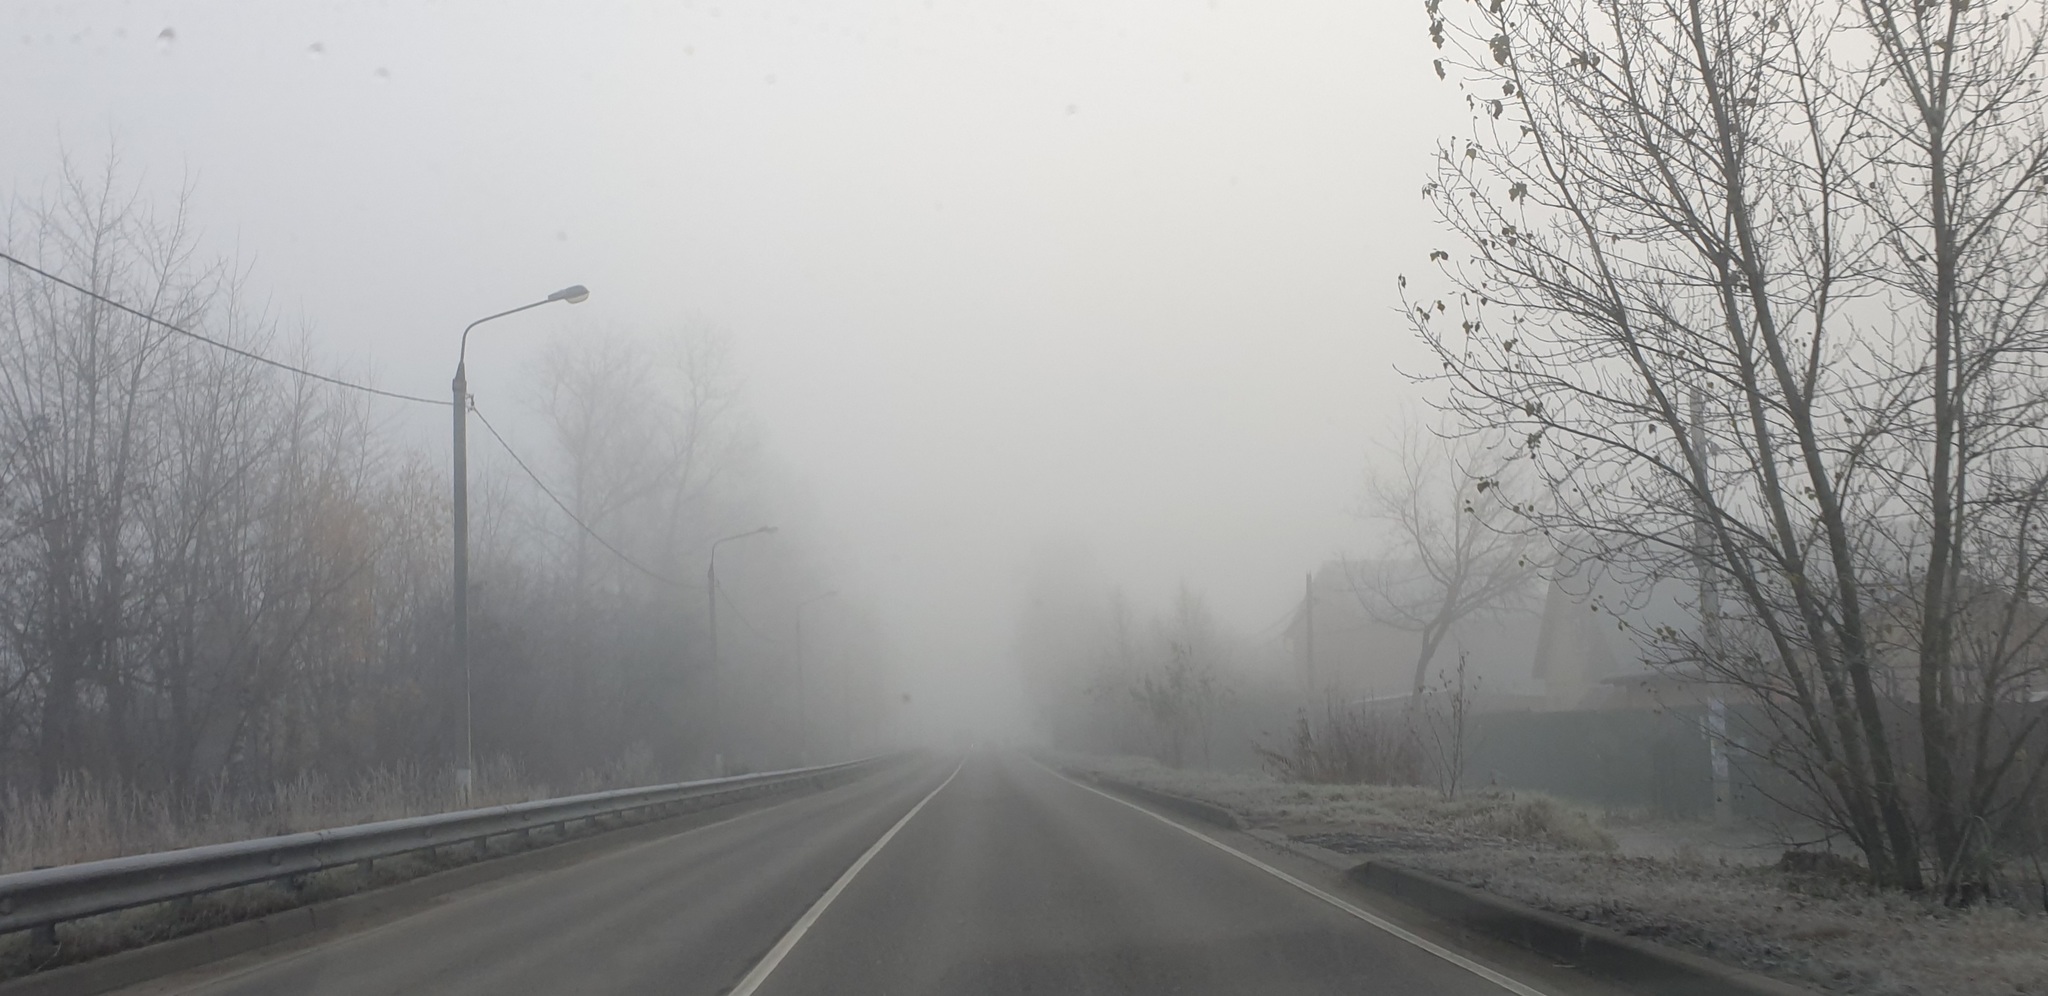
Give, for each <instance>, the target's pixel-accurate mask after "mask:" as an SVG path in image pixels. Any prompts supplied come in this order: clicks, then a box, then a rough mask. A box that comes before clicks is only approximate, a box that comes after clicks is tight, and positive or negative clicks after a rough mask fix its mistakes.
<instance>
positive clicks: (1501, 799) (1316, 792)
mask: <svg viewBox="0 0 2048 996" xmlns="http://www.w3.org/2000/svg"><path fill="white" fill-rule="evenodd" d="M1058 760H1059V763H1060V764H1061V766H1063V767H1066V768H1070V769H1073V770H1077V771H1084V772H1088V773H1091V774H1099V775H1103V776H1106V777H1109V778H1113V779H1121V780H1124V781H1131V782H1137V783H1139V784H1143V785H1148V786H1151V787H1153V788H1157V789H1160V790H1162V791H1166V792H1172V793H1175V794H1177V795H1185V796H1191V797H1194V798H1199V799H1206V800H1208V801H1210V802H1214V803H1217V804H1218V805H1222V806H1225V807H1228V808H1230V809H1232V810H1234V811H1236V812H1237V813H1238V814H1239V815H1241V816H1243V817H1244V818H1245V819H1246V820H1247V821H1249V822H1250V823H1252V824H1254V825H1264V826H1271V827H1274V828H1277V829H1280V830H1283V831H1285V832H1286V833H1288V834H1289V835H1291V836H1296V837H1315V836H1317V835H1322V834H1331V833H1352V834H1356V833H1361V832H1364V833H1372V834H1374V835H1375V836H1376V838H1377V839H1378V840H1380V841H1381V842H1382V846H1381V847H1380V848H1378V849H1380V850H1415V849H1454V848H1460V847H1497V846H1500V845H1502V844H1532V845H1537V846H1542V847H1556V848H1563V849H1568V850H1581V851H1593V852H1602V853H1604V852H1609V851H1612V850H1614V849H1615V841H1614V838H1613V836H1612V835H1610V834H1608V833H1607V832H1606V831H1605V830H1603V829H1601V828H1600V825H1599V822H1598V819H1599V814H1598V813H1597V812H1595V811H1593V810H1589V809H1587V808H1585V807H1582V806H1575V805H1571V804H1569V803H1566V802H1563V801H1560V800H1558V799H1554V798H1552V797H1550V796H1546V795H1543V794H1541V793H1534V792H1495V791H1485V792H1468V793H1465V794H1463V795H1460V796H1458V797H1456V798H1453V799H1445V798H1444V797H1443V794H1442V793H1440V792H1438V791H1437V790H1435V789H1431V788H1422V787H1420V786H1409V785H1393V786H1388V785H1300V784H1293V783H1289V782H1283V781H1280V780H1279V779H1277V778H1274V777H1272V776H1270V775H1263V774H1240V773H1234V772H1220V771H1187V770H1179V769H1174V768H1168V767H1165V766H1162V765H1160V764H1157V763H1155V762H1153V761H1150V760H1147V759H1144V758H1134V757H1076V756H1062V757H1059V758H1058Z"/></svg>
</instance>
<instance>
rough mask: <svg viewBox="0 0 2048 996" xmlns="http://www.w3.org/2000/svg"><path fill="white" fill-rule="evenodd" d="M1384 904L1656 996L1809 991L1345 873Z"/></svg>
mask: <svg viewBox="0 0 2048 996" xmlns="http://www.w3.org/2000/svg"><path fill="white" fill-rule="evenodd" d="M1344 874H1345V876H1346V877H1347V878H1349V879H1350V880H1351V881H1353V882H1356V883H1358V884H1359V885H1362V886H1364V887H1365V888H1367V889H1370V890H1372V891H1373V892H1376V893H1378V894H1380V895H1383V896H1386V897H1388V898H1390V899H1396V900H1399V901H1400V902H1402V903H1405V904H1407V905H1409V906H1412V907H1415V908H1416V909H1420V910H1423V911H1425V912H1427V913H1430V914H1432V915H1434V916H1436V917H1439V918H1441V919H1444V920H1448V921H1450V922H1451V923H1453V924H1455V925H1457V926H1459V927H1462V928H1465V929H1468V930H1473V931H1477V932H1479V933H1483V934H1487V935H1489V936H1491V937H1496V938H1499V939H1501V940H1504V941H1506V942H1508V943H1510V944H1513V945H1516V946H1518V947H1523V948H1527V949H1529V950H1531V951H1534V952H1536V953H1538V954H1541V955H1543V956H1545V957H1548V958H1552V959H1555V960H1556V961H1559V962H1561V963H1564V964H1569V965H1572V966H1574V967H1576V968H1579V969H1582V970H1584V971H1586V972H1588V973H1591V974H1594V975H1599V976H1602V977H1603V978H1606V979H1609V980H1612V981H1614V982H1618V983H1620V984H1622V985H1625V986H1629V987H1631V988H1635V989H1638V990H1640V991H1642V992H1653V993H1658V994H1660V996H1813V991H1812V990H1809V989H1803V988H1800V987H1798V986H1794V985H1792V984H1790V983H1786V982H1780V981H1778V980H1777V979H1772V978H1767V977H1765V976H1762V975H1758V974H1756V973H1754V972H1748V971H1744V970H1742V969H1739V968H1734V967H1731V966H1728V965H1723V964H1721V963H1720V962H1716V961H1712V960H1710V959H1707V958H1703V957H1700V956H1699V955H1696V954H1692V953H1691V952H1687V951H1679V950H1676V949H1673V948H1668V947H1665V946H1663V945H1660V944H1655V943H1652V942H1649V941H1644V940H1639V939H1637V938H1633V937H1629V936H1627V935H1625V934H1621V933H1618V932H1616V931H1612V930H1609V929H1607V928H1605V927H1598V926H1594V925H1592V924H1588V923H1580V922H1579V921H1577V920H1574V919H1571V918H1570V917H1565V916H1559V915H1557V914H1555V913H1551V912H1547V911H1545V910H1539V909H1534V908H1531V907H1528V906H1524V905H1522V904H1521V903H1517V902H1514V901H1513V900H1508V899H1502V898H1501V897H1499V896H1494V895H1490V894H1488V893H1485V892H1481V891H1479V890H1477V889H1473V888H1469V887H1467V886H1463V885H1459V884H1457V883H1456V882H1451V881H1448V880H1445V879H1442V878H1438V877H1437V876H1435V875H1431V874H1429V873H1428V872H1421V871H1416V870H1415V869H1413V868H1404V867H1402V866H1400V865H1396V864H1391V863H1388V862H1386V861H1379V860H1370V861H1365V862H1362V863H1360V864H1358V865H1356V866H1354V867H1353V868H1352V869H1351V870H1350V871H1348V872H1345V873H1344Z"/></svg>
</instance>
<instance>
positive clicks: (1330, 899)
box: [1031, 758, 1546, 996]
mask: <svg viewBox="0 0 2048 996" xmlns="http://www.w3.org/2000/svg"><path fill="white" fill-rule="evenodd" d="M1031 760H1032V762H1033V763H1034V764H1037V765H1038V766H1039V767H1041V768H1044V769H1045V770H1047V771H1051V772H1052V774H1053V776H1054V777H1056V778H1058V779H1060V780H1061V781H1064V782H1066V783H1067V784H1069V785H1072V786H1074V787H1075V788H1081V789H1087V790H1088V791H1090V792H1093V793H1095V794H1096V795H1099V796H1101V797H1103V798H1105V799H1108V800H1109V801H1111V802H1114V803H1117V804H1119V805H1123V806H1129V807H1131V808H1132V809H1135V810H1137V811H1138V812H1141V813H1144V814H1145V815H1146V816H1150V817H1152V818H1153V819H1155V820H1158V821H1159V822H1161V823H1164V824H1166V825H1167V826H1170V827H1172V828H1174V829H1175V830H1178V831H1180V832H1182V833H1184V834H1187V835H1188V836H1190V837H1193V838H1195V839H1196V840H1199V841H1201V842H1202V843H1204V844H1207V845H1209V846H1210V847H1213V848H1216V849H1217V850H1220V851H1222V852H1223V853H1225V854H1228V855H1230V856H1231V857H1233V858H1236V859H1238V860H1239V861H1242V862H1244V863H1245V864H1248V865H1251V866H1252V867H1254V868H1257V869H1258V870H1260V871H1262V872H1265V873H1266V874H1268V875H1271V876H1273V877H1274V878H1277V879H1279V880H1280V881H1282V882H1285V883H1287V884H1288V885H1291V886H1294V887H1295V888H1297V889H1300V890H1301V891H1303V892H1306V893H1308V894H1309V895H1311V896H1314V897H1316V898H1317V899H1320V900H1322V901H1323V902H1326V903H1329V904H1330V905H1332V906H1335V907H1337V908H1338V909H1340V910H1343V911H1344V912H1346V913H1349V914H1351V915H1352V916H1355V917H1357V918H1358V919H1360V920H1364V921H1365V922H1366V923H1369V924H1372V925H1373V926H1375V927H1378V928H1379V929H1381V930H1384V931H1386V932H1387V933H1389V934H1392V935H1394V936H1395V937H1398V938H1400V939H1402V940H1404V941H1407V942H1408V943H1410V944H1413V945H1415V946H1416V947H1418V948H1421V949H1422V950H1424V951H1427V952H1429V953H1430V954H1433V955H1435V956H1437V957H1439V958H1442V959H1443V960H1445V961H1447V962H1450V963H1451V964H1453V965H1456V966H1458V967H1459V968H1462V969H1464V970H1465V971H1467V972H1471V973H1472V974H1473V975H1476V976H1479V977H1480V978H1482V979H1485V980H1486V981H1488V982H1491V983H1493V984H1494V985H1496V986H1499V987H1501V988H1502V989H1505V990H1507V991H1508V992H1511V993H1514V994H1515V996H1546V994H1545V993H1544V992H1543V991H1542V990H1540V989H1534V988H1531V987H1529V986H1528V985H1525V984H1523V983H1521V982H1517V981H1515V980H1514V979H1511V978H1508V977H1507V976H1505V975H1502V974H1500V973H1499V972H1496V971H1494V970H1493V969H1490V968H1487V967H1486V966H1485V965H1481V964H1480V963H1478V962H1476V961H1473V960H1472V959H1470V958H1467V957H1465V956H1464V955H1461V954H1459V953H1457V952H1456V951H1453V950H1451V949H1450V948H1447V947H1444V946H1443V945H1441V944H1438V943H1436V942H1435V941H1432V940H1430V939H1429V938H1426V937H1423V936H1421V935H1419V934H1416V933H1415V932H1413V931H1411V930H1409V929H1407V928H1405V927H1403V926H1401V925H1400V924H1397V923H1395V922H1393V921H1391V920H1388V919H1387V918H1385V917H1382V916H1380V915H1378V914H1376V913H1372V912H1370V911H1367V910H1365V909H1363V908H1361V907H1358V906H1354V905H1352V904H1351V903H1348V902H1345V901H1344V900H1343V899H1341V898H1338V897H1337V896H1333V895H1331V894H1330V893H1328V892H1324V891H1323V890H1321V889H1318V888H1316V887H1315V886H1313V885H1310V884H1308V883H1307V882H1304V881H1302V880H1301V879H1298V878H1295V877H1294V876H1292V875H1289V874H1287V873H1286V872H1284V871H1281V870H1280V869H1278V868H1275V867H1273V866H1272V865H1269V864H1267V863H1265V862H1263V861H1260V860H1259V859H1257V858H1254V857H1252V856H1251V855H1249V854H1246V853H1244V852H1243V851H1240V850H1238V849H1237V848H1235V847H1232V846H1230V845H1229V844H1226V843H1224V842H1222V841H1220V840H1217V839H1216V838H1214V837H1211V836H1209V835H1208V834H1205V833H1203V832H1201V831H1199V830H1196V829H1193V828H1192V827H1187V826H1182V825H1181V824H1179V823H1175V822H1174V821H1172V820H1169V819H1167V818H1166V817H1164V816H1161V815H1159V814H1158V813H1155V812H1153V811H1151V810H1149V809H1146V808H1145V807H1143V806H1140V805H1138V804H1137V803H1135V802H1132V801H1130V800H1128V799H1121V798H1118V797H1116V796H1114V795H1111V794H1109V793H1108V792H1104V791H1103V790H1101V789H1099V788H1096V787H1095V786H1093V785H1088V784H1085V783H1082V782H1077V781H1075V780H1073V779H1072V778H1068V777H1067V776H1066V775H1064V774H1062V773H1060V772H1059V771H1056V770H1054V769H1053V768H1051V767H1050V766H1048V765H1047V764H1046V763H1045V762H1043V761H1040V760H1038V759H1037V758H1032V759H1031Z"/></svg>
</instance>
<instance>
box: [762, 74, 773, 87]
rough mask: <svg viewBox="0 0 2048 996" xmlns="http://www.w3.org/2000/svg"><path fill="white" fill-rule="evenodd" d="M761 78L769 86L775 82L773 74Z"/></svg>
mask: <svg viewBox="0 0 2048 996" xmlns="http://www.w3.org/2000/svg"><path fill="white" fill-rule="evenodd" d="M761 78H762V80H764V81H766V82H767V83H769V84H771V85H772V84H773V83H774V82H775V74H774V73H769V74H768V75H766V76H763V77H761Z"/></svg>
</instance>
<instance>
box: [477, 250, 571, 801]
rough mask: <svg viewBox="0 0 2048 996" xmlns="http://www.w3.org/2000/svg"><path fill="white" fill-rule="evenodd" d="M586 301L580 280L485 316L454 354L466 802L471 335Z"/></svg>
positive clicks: (478, 320)
mask: <svg viewBox="0 0 2048 996" xmlns="http://www.w3.org/2000/svg"><path fill="white" fill-rule="evenodd" d="M589 299H590V291H588V290H585V289H584V287H583V285H582V284H574V285H572V286H569V287H564V288H562V289H561V290H558V291H556V292H554V293H553V294H549V295H548V296H547V297H546V298H544V299H542V300H539V301H535V302H533V303H532V304H522V305H520V306H519V307H517V308H513V309H511V310H509V311H500V312H498V313H497V314H495V315H485V316H484V317H482V318H479V319H477V320H476V321H473V322H471V323H469V325H468V326H467V327H466V328H464V329H463V330H462V342H461V344H460V346H459V347H458V349H457V351H456V353H455V380H454V381H453V382H452V383H451V384H450V385H449V387H450V388H451V389H452V390H453V392H454V397H453V398H452V399H451V400H452V401H453V402H454V408H455V436H454V441H455V454H454V456H455V459H454V474H455V494H454V496H453V497H454V500H455V570H454V575H455V576H454V577H453V578H452V579H450V580H451V583H452V584H453V585H454V590H453V591H452V592H450V594H451V595H452V596H453V599H452V601H453V603H454V604H453V609H454V611H455V627H454V629H455V632H454V634H453V638H452V640H451V641H450V642H452V643H453V644H454V646H453V648H452V649H453V650H454V652H455V660H456V662H457V663H458V664H460V665H461V667H462V767H460V768H457V769H455V783H456V785H458V786H460V787H461V789H462V801H463V803H464V804H467V803H468V802H469V799H470V785H471V783H473V782H474V781H475V780H476V723H475V715H476V713H475V710H474V709H473V708H472V707H471V701H472V695H471V692H470V681H469V372H468V366H469V333H470V331H471V330H472V329H475V328H476V327H477V326H479V325H482V324H483V323H485V322H488V321H490V320H492V319H494V318H503V317H505V316H506V315H516V314H518V313H520V312H522V311H525V310H527V309H529V308H538V307H540V306H541V305H543V304H553V303H555V302H556V301H567V302H569V303H570V304H582V303H583V302H584V301H586V300H589Z"/></svg>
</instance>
